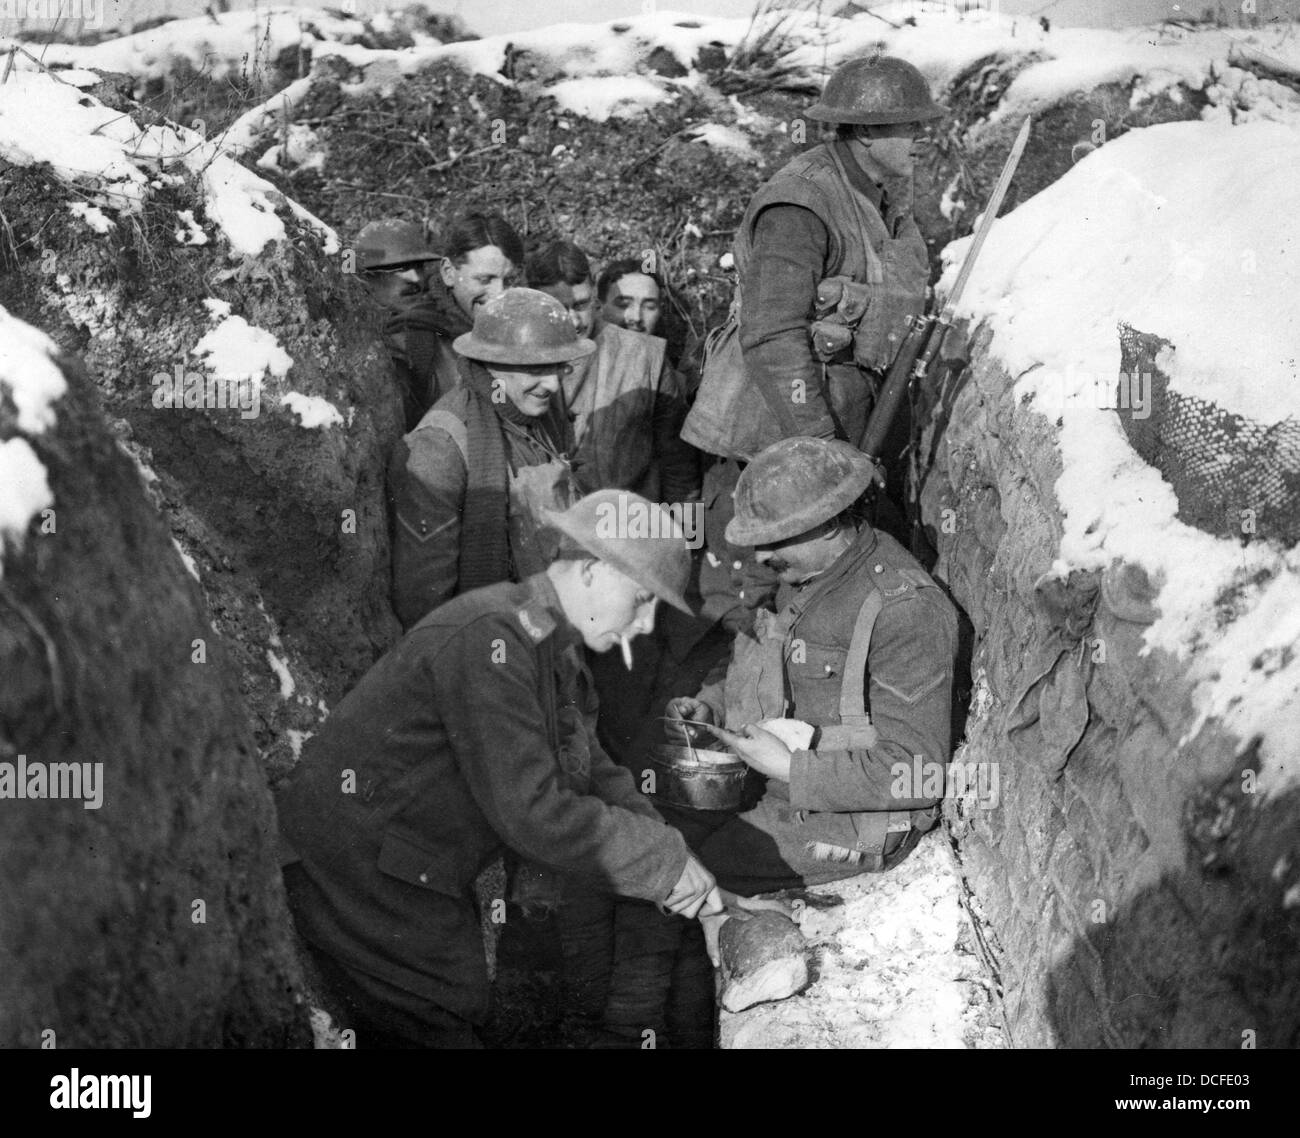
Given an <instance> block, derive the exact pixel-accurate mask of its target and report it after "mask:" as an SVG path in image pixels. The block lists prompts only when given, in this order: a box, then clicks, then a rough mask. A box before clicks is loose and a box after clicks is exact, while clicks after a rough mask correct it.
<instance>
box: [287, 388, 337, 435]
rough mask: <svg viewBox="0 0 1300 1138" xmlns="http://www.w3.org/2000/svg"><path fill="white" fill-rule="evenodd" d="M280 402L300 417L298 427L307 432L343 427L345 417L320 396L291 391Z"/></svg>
mask: <svg viewBox="0 0 1300 1138" xmlns="http://www.w3.org/2000/svg"><path fill="white" fill-rule="evenodd" d="M280 402H281V403H283V404H284V405H285V406H286V407H288V408H289V410H290V411H292V412H293V413H294V414H295V415H297V416H298V425H299V426H301V427H304V428H306V429H307V430H320V429H322V428H324V427H341V426H343V416H342V415H341V414H340V413H339V409H338V408H337V407H335V406H334V404H333V403H331V402H330V401H329V400H328V399H322V398H321V397H320V396H319V395H304V394H302V392H300V391H290V392H289V393H288V394H287V395H285V396H284V397H282V398H281V400H280Z"/></svg>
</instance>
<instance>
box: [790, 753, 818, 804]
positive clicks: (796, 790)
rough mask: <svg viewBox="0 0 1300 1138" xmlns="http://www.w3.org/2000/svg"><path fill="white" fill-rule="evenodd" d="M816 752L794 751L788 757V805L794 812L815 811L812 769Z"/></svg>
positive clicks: (815, 760) (815, 791) (815, 789)
mask: <svg viewBox="0 0 1300 1138" xmlns="http://www.w3.org/2000/svg"><path fill="white" fill-rule="evenodd" d="M816 762H817V752H816V751H794V752H792V753H791V756H790V805H791V806H792V807H793V808H794V809H795V810H816V809H817V803H816V794H817V788H816V786H815V785H814V783H815V781H816V780H815V776H814V774H813V767H814V765H815V764H816Z"/></svg>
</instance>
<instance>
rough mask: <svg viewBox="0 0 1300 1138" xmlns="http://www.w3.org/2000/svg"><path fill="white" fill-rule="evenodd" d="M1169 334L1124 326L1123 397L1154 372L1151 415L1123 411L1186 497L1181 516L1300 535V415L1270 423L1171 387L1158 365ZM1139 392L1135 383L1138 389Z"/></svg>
mask: <svg viewBox="0 0 1300 1138" xmlns="http://www.w3.org/2000/svg"><path fill="white" fill-rule="evenodd" d="M1167 347H1169V342H1168V341H1167V340H1162V339H1161V338H1160V337H1159V336H1155V335H1152V334H1151V333H1148V332H1139V331H1137V330H1136V329H1134V328H1131V327H1129V326H1128V325H1121V326H1120V349H1121V367H1122V369H1123V373H1124V374H1123V375H1121V377H1120V380H1119V388H1118V397H1117V400H1116V405H1117V406H1120V407H1127V406H1129V404H1130V402H1131V401H1130V400H1129V399H1126V398H1125V392H1124V390H1123V389H1124V386H1125V385H1126V384H1130V383H1131V379H1130V377H1133V376H1138V377H1149V380H1148V381H1147V382H1149V389H1148V390H1149V396H1148V397H1149V399H1150V403H1149V407H1148V408H1147V410H1148V411H1149V413H1148V414H1146V415H1138V414H1133V413H1121V414H1120V416H1119V419H1120V422H1121V423H1122V424H1123V426H1124V431H1125V433H1126V434H1127V435H1128V439H1129V442H1130V443H1131V444H1132V446H1133V449H1134V450H1136V451H1137V452H1138V454H1140V455H1141V456H1142V458H1143V459H1144V460H1145V461H1146V462H1148V463H1150V464H1151V465H1152V466H1154V467H1155V468H1156V469H1157V470H1159V471H1160V473H1161V475H1162V476H1163V477H1164V479H1165V481H1166V482H1168V483H1169V484H1170V485H1171V486H1172V487H1173V489H1174V493H1175V494H1176V495H1177V497H1178V517H1179V520H1181V521H1183V522H1186V523H1187V524H1189V525H1194V526H1196V527H1197V528H1198V529H1201V530H1204V531H1206V532H1207V533H1212V534H1215V535H1216V536H1218V537H1235V538H1239V539H1240V538H1241V537H1243V536H1248V535H1253V536H1256V537H1260V538H1268V539H1270V540H1275V541H1279V542H1281V543H1282V544H1283V545H1286V546H1291V545H1294V544H1295V543H1296V542H1297V540H1300V420H1298V419H1295V418H1287V419H1283V420H1282V421H1280V422H1278V423H1273V424H1264V423H1260V422H1258V421H1257V420H1255V419H1248V418H1246V417H1245V416H1242V415H1237V414H1234V413H1233V412H1231V411H1227V410H1225V409H1224V408H1223V407H1221V406H1219V405H1218V404H1217V403H1213V402H1210V401H1208V400H1205V399H1198V398H1196V397H1195V396H1192V395H1184V394H1183V393H1181V392H1178V391H1173V390H1171V389H1170V387H1169V377H1168V376H1167V375H1165V374H1164V373H1163V372H1161V370H1160V369H1159V368H1158V367H1157V366H1156V362H1155V361H1156V358H1157V356H1158V355H1159V353H1160V352H1161V351H1162V350H1163V349H1165V348H1167ZM1130 393H1131V389H1130Z"/></svg>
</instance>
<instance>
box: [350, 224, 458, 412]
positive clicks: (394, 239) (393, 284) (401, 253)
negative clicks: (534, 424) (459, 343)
mask: <svg viewBox="0 0 1300 1138" xmlns="http://www.w3.org/2000/svg"><path fill="white" fill-rule="evenodd" d="M440 259H441V258H440V257H439V255H438V254H437V253H435V252H434V251H433V250H432V249H430V248H429V246H428V243H427V242H426V241H425V239H424V230H423V229H422V228H421V227H420V225H418V224H417V223H416V222H414V221H403V220H402V219H401V218H397V217H383V218H380V219H379V220H377V221H372V222H370V223H369V224H368V225H366V226H365V227H364V228H363V229H362V230H361V232H360V233H358V234H357V275H358V276H360V278H361V282H362V284H364V285H365V286H366V290H367V291H368V292H369V293H370V296H371V299H373V300H374V302H375V303H376V304H377V305H378V306H379V309H380V313H381V315H382V317H383V321H384V323H383V329H384V345H385V347H387V348H388V351H389V354H390V355H391V356H392V357H393V364H394V366H395V368H396V370H397V381H398V382H397V386H398V394H399V395H400V396H401V399H402V418H403V421H404V422H405V424H406V427H405V429H406V430H408V431H409V430H412V429H414V427H415V424H416V423H418V422H419V421H420V416H421V415H423V414H424V413H425V411H427V410H428V409H429V408H428V405H427V404H426V402H425V400H426V398H427V391H426V390H424V389H419V390H417V386H416V383H415V378H414V375H413V373H412V372H411V369H410V367H409V366H407V364H406V359H407V356H406V342H405V339H406V338H405V335H404V333H403V331H402V322H401V321H400V320H398V319H396V318H397V317H398V316H399V315H400V314H401V313H402V312H404V311H405V310H406V309H407V308H409V307H411V306H412V305H413V304H417V303H418V302H419V300H420V298H421V297H422V296H424V295H425V290H426V287H427V281H426V274H427V272H428V269H429V266H430V265H432V264H435V263H436V262H437V261H439V260H440Z"/></svg>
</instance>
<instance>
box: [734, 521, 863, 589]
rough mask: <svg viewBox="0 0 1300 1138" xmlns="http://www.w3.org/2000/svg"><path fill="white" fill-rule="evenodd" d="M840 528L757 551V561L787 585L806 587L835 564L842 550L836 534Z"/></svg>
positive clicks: (831, 528) (826, 529)
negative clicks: (808, 582) (806, 582)
mask: <svg viewBox="0 0 1300 1138" xmlns="http://www.w3.org/2000/svg"><path fill="white" fill-rule="evenodd" d="M838 528H839V527H838V526H832V527H830V528H826V527H823V528H821V529H818V530H814V531H813V532H812V533H811V534H806V533H804V534H799V535H798V536H796V537H792V538H788V539H787V540H785V541H777V542H772V543H771V544H769V545H758V546H755V547H754V560H755V561H757V562H758V563H759V564H760V565H766V566H767V567H768V568H769V569H771V570H772V572H773V573H775V574H776V575H777V576H778V577H780V578H781V581H782V582H783V583H784V584H787V585H802V584H803V583H804V582H805V581H809V580H811V579H812V578H813V577H816V576H817V575H818V574H819V573H824V572H826V570H827V569H829V568H830V567H831V566H832V565H833V564H834V563H835V560H836V558H838V557H839V555H840V553H841V552H843V549H842V546H841V545H839V544H838V542H837V538H836V536H835V535H836V534H837V533H838Z"/></svg>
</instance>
